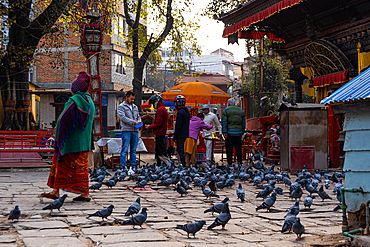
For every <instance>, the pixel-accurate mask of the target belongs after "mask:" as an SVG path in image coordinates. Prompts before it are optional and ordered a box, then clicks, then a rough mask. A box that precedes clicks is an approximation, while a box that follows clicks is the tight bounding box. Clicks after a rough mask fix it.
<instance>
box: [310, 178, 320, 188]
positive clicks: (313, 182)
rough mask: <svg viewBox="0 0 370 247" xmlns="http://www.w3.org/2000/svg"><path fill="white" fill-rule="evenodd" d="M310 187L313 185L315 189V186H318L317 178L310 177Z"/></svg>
mask: <svg viewBox="0 0 370 247" xmlns="http://www.w3.org/2000/svg"><path fill="white" fill-rule="evenodd" d="M311 184H312V187H314V188H315V189H317V186H319V180H317V179H316V178H314V179H312V182H311Z"/></svg>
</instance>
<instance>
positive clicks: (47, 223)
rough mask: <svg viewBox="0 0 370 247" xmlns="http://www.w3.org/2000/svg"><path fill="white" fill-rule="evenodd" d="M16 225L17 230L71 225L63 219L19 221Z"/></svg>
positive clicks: (58, 227)
mask: <svg viewBox="0 0 370 247" xmlns="http://www.w3.org/2000/svg"><path fill="white" fill-rule="evenodd" d="M14 227H15V228H16V229H17V230H20V229H25V230H27V229H36V230H42V229H60V228H69V226H68V225H67V224H66V223H64V222H62V221H35V222H17V223H14Z"/></svg>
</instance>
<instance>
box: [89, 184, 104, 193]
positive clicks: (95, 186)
mask: <svg viewBox="0 0 370 247" xmlns="http://www.w3.org/2000/svg"><path fill="white" fill-rule="evenodd" d="M102 184H103V183H102V182H97V183H95V184H93V185H91V186H90V187H89V189H90V190H93V191H95V190H98V189H100V188H101V186H102Z"/></svg>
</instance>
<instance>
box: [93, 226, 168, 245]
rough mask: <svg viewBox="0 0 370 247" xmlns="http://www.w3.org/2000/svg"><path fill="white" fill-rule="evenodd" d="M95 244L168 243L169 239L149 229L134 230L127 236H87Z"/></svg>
mask: <svg viewBox="0 0 370 247" xmlns="http://www.w3.org/2000/svg"><path fill="white" fill-rule="evenodd" d="M86 236H87V237H88V238H90V239H91V240H92V241H93V242H95V243H96V242H101V243H102V244H117V243H126V242H143V241H145V242H155V241H167V240H168V238H166V237H165V236H163V235H162V234H160V233H158V232H155V231H151V230H149V229H140V231H137V230H132V231H127V232H126V233H125V234H117V235H107V236H104V235H102V234H100V235H86Z"/></svg>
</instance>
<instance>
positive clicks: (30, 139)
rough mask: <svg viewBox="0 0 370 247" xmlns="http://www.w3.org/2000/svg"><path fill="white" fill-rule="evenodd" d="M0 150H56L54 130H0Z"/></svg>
mask: <svg viewBox="0 0 370 247" xmlns="http://www.w3.org/2000/svg"><path fill="white" fill-rule="evenodd" d="M0 152H38V153H40V152H54V131H0Z"/></svg>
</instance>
